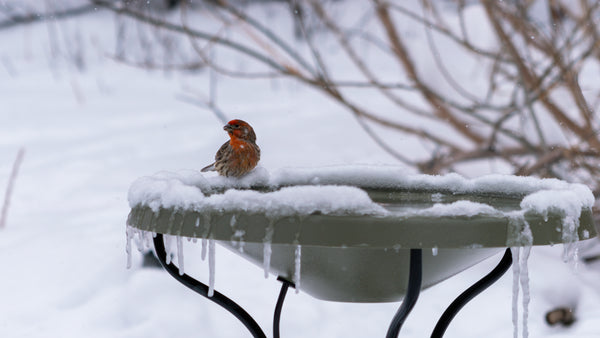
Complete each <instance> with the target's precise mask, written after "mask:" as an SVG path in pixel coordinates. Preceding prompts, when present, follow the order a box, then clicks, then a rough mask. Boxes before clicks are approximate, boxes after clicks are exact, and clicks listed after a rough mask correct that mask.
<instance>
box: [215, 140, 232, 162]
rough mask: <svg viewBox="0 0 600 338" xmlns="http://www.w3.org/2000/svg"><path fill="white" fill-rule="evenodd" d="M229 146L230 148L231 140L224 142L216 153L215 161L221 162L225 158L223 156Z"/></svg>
mask: <svg viewBox="0 0 600 338" xmlns="http://www.w3.org/2000/svg"><path fill="white" fill-rule="evenodd" d="M227 148H229V141H227V142H225V143H223V145H222V146H221V148H219V151H217V154H216V155H215V163H216V162H219V161H221V160H222V159H223V156H224V155H225V154H226V153H227Z"/></svg>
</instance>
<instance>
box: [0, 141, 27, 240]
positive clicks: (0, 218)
mask: <svg viewBox="0 0 600 338" xmlns="http://www.w3.org/2000/svg"><path fill="white" fill-rule="evenodd" d="M23 156H25V148H21V149H19V152H18V153H17V158H16V159H15V162H14V163H13V167H12V171H11V172H10V176H9V178H8V185H7V186H6V192H5V193H4V204H3V205H2V214H0V229H3V228H5V227H6V218H7V216H8V208H9V207H10V198H11V196H12V191H13V189H14V186H15V181H16V180H17V176H18V174H19V167H20V166H21V162H23Z"/></svg>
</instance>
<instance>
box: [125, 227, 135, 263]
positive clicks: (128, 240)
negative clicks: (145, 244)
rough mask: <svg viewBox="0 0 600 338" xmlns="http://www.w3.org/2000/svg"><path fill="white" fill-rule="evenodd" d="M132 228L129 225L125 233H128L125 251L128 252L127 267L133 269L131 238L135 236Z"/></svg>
mask: <svg viewBox="0 0 600 338" xmlns="http://www.w3.org/2000/svg"><path fill="white" fill-rule="evenodd" d="M132 232H133V231H132V229H131V227H130V226H127V228H126V229H125V234H126V235H127V243H126V244H125V252H127V269H131V238H132V237H133V234H132Z"/></svg>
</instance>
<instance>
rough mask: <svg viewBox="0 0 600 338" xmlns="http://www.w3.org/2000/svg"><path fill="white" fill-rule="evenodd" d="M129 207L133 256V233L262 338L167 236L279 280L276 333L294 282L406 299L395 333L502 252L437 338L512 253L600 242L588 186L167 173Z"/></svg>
mask: <svg viewBox="0 0 600 338" xmlns="http://www.w3.org/2000/svg"><path fill="white" fill-rule="evenodd" d="M129 202H130V205H131V208H132V210H131V212H130V214H129V218H128V220H127V225H128V228H127V233H128V250H130V246H131V244H130V243H131V239H132V238H134V237H135V236H138V239H139V241H138V242H139V243H140V244H141V245H142V246H144V243H150V242H153V244H154V246H155V248H156V251H157V254H158V256H159V260H161V263H162V264H163V266H164V267H165V268H166V269H167V271H169V272H170V273H171V275H172V276H173V277H175V278H176V279H178V280H179V281H180V282H182V283H183V284H185V285H186V286H188V287H190V288H192V289H193V290H195V291H196V292H198V293H200V294H202V295H204V296H207V297H209V299H211V300H213V301H215V302H217V303H219V304H220V305H222V306H224V307H225V308H227V309H228V310H229V311H230V312H232V313H233V314H234V315H235V316H236V317H238V319H240V320H241V321H242V322H243V323H244V324H245V325H246V327H248V329H249V330H250V331H251V333H252V334H253V335H254V336H255V337H264V336H265V335H264V333H263V331H262V330H261V329H260V327H258V325H257V324H256V322H255V321H254V320H253V319H252V317H251V316H250V315H248V314H247V313H246V312H245V311H244V310H243V309H241V307H239V306H238V305H237V304H235V303H234V302H233V301H231V300H230V299H229V298H227V297H225V296H224V295H222V294H220V293H218V292H216V291H214V285H212V282H210V283H209V285H208V286H207V285H206V284H203V283H201V282H199V281H197V280H195V279H193V278H192V277H190V276H188V275H186V274H184V273H183V271H182V270H180V268H181V267H177V266H175V265H174V264H173V263H171V262H169V261H168V258H169V257H167V253H166V252H165V247H164V242H163V235H169V236H176V237H177V243H178V252H179V254H180V255H181V248H180V247H179V246H180V245H182V244H181V243H182V241H181V238H184V237H187V238H193V239H201V240H202V242H203V243H206V242H207V241H208V242H209V247H210V245H211V244H212V245H214V243H218V244H220V245H222V246H224V247H226V248H228V249H230V250H232V251H233V252H235V253H237V254H239V255H241V256H242V257H244V258H246V259H247V260H249V261H250V262H252V263H254V264H256V265H258V266H260V267H262V268H263V269H264V270H265V276H268V274H273V275H276V276H278V277H279V280H281V281H282V282H283V286H282V291H281V293H280V297H279V300H278V303H277V307H276V310H275V317H274V328H273V329H274V336H275V337H278V336H279V327H278V326H279V325H278V324H279V316H280V313H281V307H282V303H283V299H284V297H285V292H286V290H287V288H288V287H289V286H292V287H296V288H299V289H300V290H302V292H305V293H307V294H309V295H311V296H313V297H315V298H318V299H322V300H327V301H337V302H371V303H373V302H395V301H400V300H403V303H402V306H401V307H400V310H399V311H398V313H396V316H394V318H393V320H392V324H391V325H390V328H389V330H388V337H395V336H397V335H398V331H399V330H400V327H401V325H402V323H403V322H404V320H405V318H406V317H407V316H408V314H409V312H410V310H411V309H412V306H413V305H414V304H415V302H416V300H417V298H418V295H419V292H420V290H421V289H425V288H428V287H430V286H432V285H435V284H437V283H439V282H441V281H443V280H445V279H447V278H449V277H451V276H453V275H455V274H457V273H459V272H461V271H463V270H465V269H467V268H468V267H470V266H472V265H474V264H476V263H478V262H480V261H482V260H484V259H485V258H488V257H490V256H492V255H494V254H496V253H498V252H501V251H505V254H504V257H503V258H502V260H501V262H500V264H499V265H498V266H497V267H496V269H494V270H493V271H492V272H491V273H490V274H489V275H487V276H485V277H484V278H482V280H480V281H479V282H478V283H476V284H475V285H474V286H472V287H471V288H469V289H468V290H467V291H465V293H463V294H462V295H461V296H459V298H457V300H456V301H455V302H454V303H453V304H451V306H450V307H449V308H448V310H447V311H446V313H444V315H443V316H442V318H441V319H440V320H439V321H438V325H436V328H435V330H434V334H433V335H432V336H442V335H443V333H444V331H445V328H446V327H447V326H448V324H449V323H450V321H451V320H452V318H453V317H454V315H455V314H456V313H457V312H458V310H460V308H462V306H463V305H464V304H466V302H468V301H469V300H470V299H471V298H473V297H474V296H475V295H477V294H479V293H480V292H481V291H483V290H484V289H485V288H487V287H488V286H489V285H491V284H492V283H493V282H494V281H495V280H497V279H498V278H500V276H502V274H503V273H504V272H505V271H506V270H507V269H508V267H509V266H510V264H511V261H512V258H511V253H510V250H509V249H507V248H511V247H521V246H535V245H551V244H558V243H563V244H565V246H566V247H569V246H572V245H575V244H576V242H578V241H579V240H583V239H587V238H591V237H594V236H595V235H596V231H595V229H594V224H593V220H592V211H591V208H592V205H593V203H594V197H593V195H592V193H591V191H590V190H589V189H588V188H587V187H585V186H583V185H580V184H569V183H566V182H564V181H560V180H556V179H536V178H531V177H517V176H507V175H489V176H483V177H479V178H475V179H466V178H463V177H462V176H459V175H457V174H448V175H443V176H430V175H406V174H404V173H403V171H402V169H400V168H397V167H374V166H338V167H325V168H310V169H309V168H306V169H298V168H295V169H280V170H278V171H274V172H272V173H269V172H267V171H266V170H265V169H263V168H257V169H256V170H254V171H253V172H252V173H251V174H249V175H247V176H245V177H243V178H241V179H229V178H224V177H219V176H212V175H203V174H201V173H198V172H194V171H190V172H183V173H178V174H174V173H161V174H157V175H155V176H151V177H144V178H140V179H138V180H137V181H136V182H135V183H134V184H133V185H132V187H131V188H130V191H129ZM209 251H212V252H213V254H214V251H213V250H209ZM210 254H211V252H209V256H210ZM181 258H182V257H181ZM181 258H180V259H178V262H181ZM209 262H210V257H209ZM211 270H212V271H214V267H212V269H211ZM209 278H210V279H212V276H211V277H209Z"/></svg>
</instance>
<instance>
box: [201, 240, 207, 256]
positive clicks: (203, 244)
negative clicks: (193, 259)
mask: <svg viewBox="0 0 600 338" xmlns="http://www.w3.org/2000/svg"><path fill="white" fill-rule="evenodd" d="M206 242H207V240H206V238H202V253H201V255H200V256H201V257H202V260H205V259H206Z"/></svg>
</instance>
